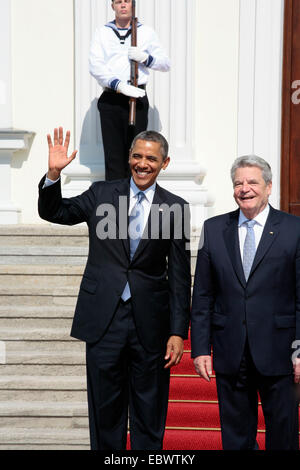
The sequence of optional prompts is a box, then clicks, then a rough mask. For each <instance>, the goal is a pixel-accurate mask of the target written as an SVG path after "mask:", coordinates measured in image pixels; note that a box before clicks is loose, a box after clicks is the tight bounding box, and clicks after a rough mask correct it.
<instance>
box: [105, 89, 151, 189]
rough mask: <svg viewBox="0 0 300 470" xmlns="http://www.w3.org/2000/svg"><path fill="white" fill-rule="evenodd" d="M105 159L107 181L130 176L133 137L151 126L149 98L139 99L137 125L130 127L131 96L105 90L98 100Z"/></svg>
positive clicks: (137, 101)
mask: <svg viewBox="0 0 300 470" xmlns="http://www.w3.org/2000/svg"><path fill="white" fill-rule="evenodd" d="M98 110H99V113H100V122H101V130H102V140H103V147H104V157H105V178H106V181H112V180H118V179H122V178H127V177H128V176H129V166H128V158H129V149H130V146H131V143H132V140H133V138H134V137H135V136H136V135H137V134H139V133H140V132H142V131H145V130H146V129H147V126H148V110H149V102H148V97H147V95H146V96H145V97H144V98H138V99H137V100H136V125H135V126H129V125H128V119H129V97H128V96H125V95H122V94H120V93H116V92H114V91H104V92H103V93H102V95H101V96H100V98H99V100H98Z"/></svg>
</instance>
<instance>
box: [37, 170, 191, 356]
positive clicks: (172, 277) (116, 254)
mask: <svg viewBox="0 0 300 470" xmlns="http://www.w3.org/2000/svg"><path fill="white" fill-rule="evenodd" d="M44 180H45V177H44V178H43V179H42V180H41V182H40V185H39V202H38V207H39V214H40V216H41V217H42V218H43V219H45V220H48V221H49V222H54V223H58V224H66V225H74V224H78V223H81V222H86V223H87V225H88V229H89V255H88V260H87V264H86V268H85V271H84V275H83V278H82V282H81V286H80V291H79V296H78V301H77V306H76V311H75V316H74V320H73V325H72V330H71V336H73V337H75V338H78V339H81V340H83V341H86V342H95V341H97V340H99V339H100V338H101V337H102V335H103V334H104V332H105V330H106V329H107V327H108V325H109V323H110V321H111V319H112V317H113V314H114V312H115V310H116V307H117V305H118V302H119V300H120V297H121V295H122V293H123V290H124V287H125V285H126V283H127V281H129V284H130V290H131V296H132V306H133V314H134V318H135V322H136V327H137V333H138V336H139V338H140V341H141V342H142V344H143V346H144V347H145V348H146V349H147V350H148V351H151V352H155V351H159V350H161V349H163V348H165V346H166V341H167V339H168V337H169V336H170V335H178V336H182V337H183V338H186V337H187V332H188V326H189V317H190V285H191V280H190V253H189V247H188V245H187V242H188V234H187V237H185V235H184V233H183V224H182V230H181V232H180V237H179V238H178V239H176V234H175V236H174V231H176V229H178V227H179V230H180V224H181V223H182V219H183V210H182V215H181V216H180V218H179V217H176V216H175V215H174V214H175V213H172V212H171V213H170V214H171V216H170V237H168V239H162V228H163V227H162V225H161V224H162V223H167V220H165V219H168V217H166V218H163V217H162V216H163V214H164V212H159V217H160V219H159V224H158V232H159V233H158V234H157V239H148V240H146V239H142V240H141V241H140V243H139V246H138V248H137V251H136V253H135V255H134V258H133V259H132V261H130V256H129V240H128V238H126V239H121V237H120V236H119V230H118V229H119V226H120V225H121V220H120V218H122V219H123V220H124V218H125V220H127V214H128V203H129V202H128V201H129V197H128V195H129V189H130V184H129V180H120V181H114V182H97V183H94V184H92V186H91V187H90V188H89V189H88V190H87V191H86V192H84V193H83V194H81V195H80V196H77V197H74V198H69V199H65V198H62V196H61V186H60V182H57V183H55V184H53V185H51V186H49V187H46V188H44V189H42V187H43V184H44ZM120 196H122V197H123V199H122V201H123V202H124V200H125V207H124V205H123V206H122V203H121V206H122V207H121V212H120V214H119V203H120V199H119V197H120ZM103 204H108V205H109V206H107V207H111V206H113V207H114V208H116V211H115V214H116V217H115V220H113V219H114V215H113V214H110V215H109V217H111V220H110V221H109V225H110V226H114V222H115V223H116V227H117V238H115V239H112V238H107V239H99V237H98V236H97V230H99V223H100V224H101V222H103V223H104V219H105V217H106V215H107V213H103V211H102V209H103V208H105V206H103ZM154 204H166V205H167V206H171V205H173V204H177V205H179V206H180V207H181V208H182V209H183V206H184V204H187V203H186V202H185V201H184V200H183V199H181V198H179V197H177V196H175V195H174V194H172V193H170V192H168V191H166V190H164V189H163V188H161V187H159V186H158V185H157V187H156V191H155V194H154V199H153V204H152V208H151V211H152V210H153V207H154ZM100 205H101V206H100ZM99 206H100V207H99ZM167 206H165V208H166V207H167ZM188 213H189V211H188ZM107 220H108V219H106V222H107ZM110 222H112V225H111V224H110ZM149 224H150V217H149V220H148V226H149ZM177 232H178V230H177ZM177 236H178V233H177Z"/></svg>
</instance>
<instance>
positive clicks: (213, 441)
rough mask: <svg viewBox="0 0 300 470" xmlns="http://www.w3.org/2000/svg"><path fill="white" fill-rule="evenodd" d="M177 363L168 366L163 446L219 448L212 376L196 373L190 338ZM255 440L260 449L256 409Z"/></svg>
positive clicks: (261, 425) (261, 426)
mask: <svg viewBox="0 0 300 470" xmlns="http://www.w3.org/2000/svg"><path fill="white" fill-rule="evenodd" d="M184 349H185V352H184V355H183V357H182V359H181V362H180V364H179V365H178V366H176V367H173V369H172V370H171V382H170V396H169V409H168V416H167V424H166V432H165V439H164V450H222V442H221V430H220V420H219V410H218V397H217V389H216V379H215V376H213V377H212V378H211V381H210V382H207V381H206V380H204V379H200V377H199V376H198V375H197V374H196V372H195V369H194V364H193V361H192V359H191V351H190V349H191V345H190V340H187V341H185V348H184ZM259 411H260V413H259V424H258V429H259V432H258V434H257V441H258V444H259V447H260V449H264V441H265V435H264V420H263V416H262V412H261V409H260V410H259Z"/></svg>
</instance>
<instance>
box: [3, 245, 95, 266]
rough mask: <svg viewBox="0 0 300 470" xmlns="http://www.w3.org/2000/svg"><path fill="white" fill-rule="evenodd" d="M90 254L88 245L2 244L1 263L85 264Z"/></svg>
mask: <svg viewBox="0 0 300 470" xmlns="http://www.w3.org/2000/svg"><path fill="white" fill-rule="evenodd" d="M87 255H88V247H87V246H86V247H84V246H82V247H78V246H49V245H44V246H43V245H33V246H26V245H25V246H22V245H21V246H19V245H17V246H10V245H8V246H5V245H0V264H1V265H10V264H18V265H24V264H26V265H29V264H30V265H37V264H38V265H39V264H42V265H45V264H52V265H53V264H54V265H62V264H63V265H64V264H65V265H75V266H78V265H84V264H85V263H86V259H87Z"/></svg>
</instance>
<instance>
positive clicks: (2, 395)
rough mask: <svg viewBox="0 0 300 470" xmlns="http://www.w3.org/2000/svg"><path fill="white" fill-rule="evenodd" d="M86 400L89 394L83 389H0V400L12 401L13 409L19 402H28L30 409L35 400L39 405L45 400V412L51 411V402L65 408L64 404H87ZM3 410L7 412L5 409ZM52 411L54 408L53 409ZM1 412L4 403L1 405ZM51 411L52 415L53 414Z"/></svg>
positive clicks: (0, 411) (2, 401)
mask: <svg viewBox="0 0 300 470" xmlns="http://www.w3.org/2000/svg"><path fill="white" fill-rule="evenodd" d="M86 401H87V394H86V392H85V391H82V390H0V402H1V403H4V402H10V403H11V405H12V409H14V407H15V405H16V403H17V402H20V403H22V402H28V403H29V409H30V407H31V406H33V405H34V402H38V403H39V406H40V405H41V403H40V402H43V404H44V411H43V413H48V412H49V406H48V405H49V403H56V402H57V403H60V406H61V407H62V409H63V404H72V403H74V402H76V403H84V404H86ZM3 412H4V413H5V411H4V410H3ZM52 412H53V410H51V413H52ZM1 413H2V405H1V407H0V414H1ZM51 413H50V416H52V414H51ZM20 416H22V415H20ZM47 416H48V415H47ZM0 442H1V441H0Z"/></svg>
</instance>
